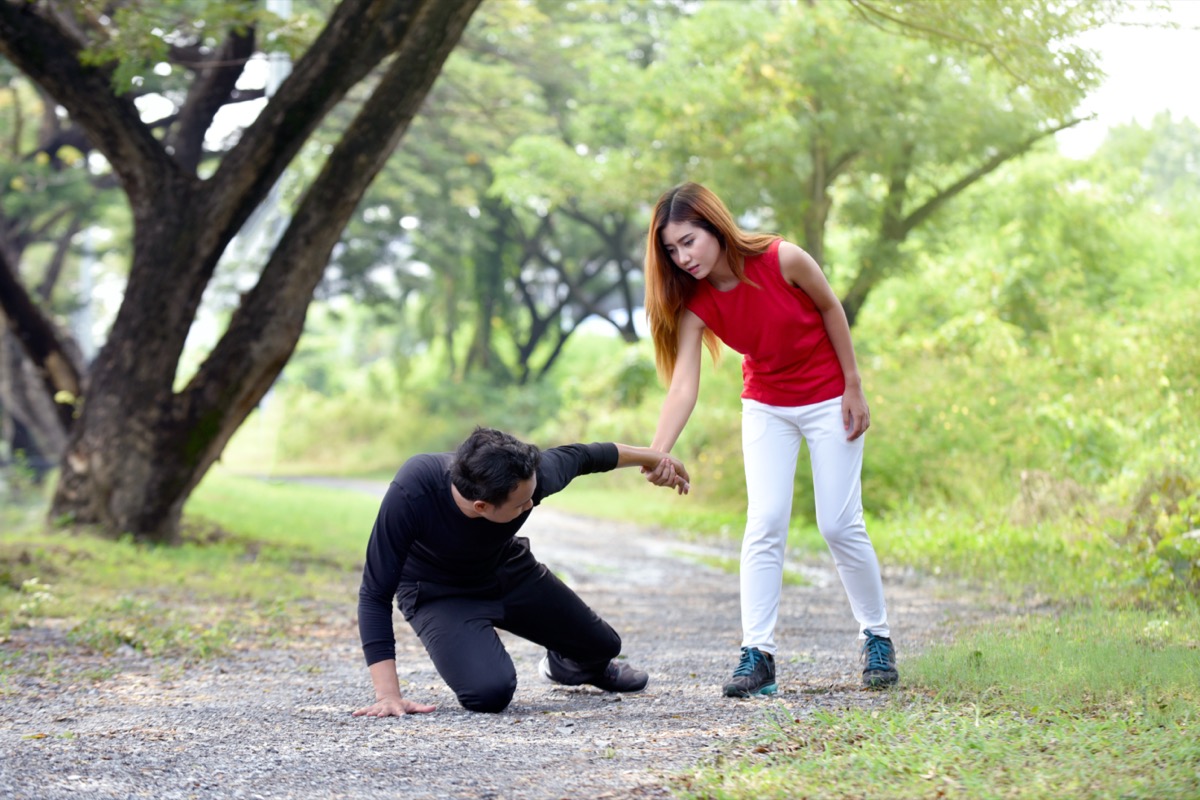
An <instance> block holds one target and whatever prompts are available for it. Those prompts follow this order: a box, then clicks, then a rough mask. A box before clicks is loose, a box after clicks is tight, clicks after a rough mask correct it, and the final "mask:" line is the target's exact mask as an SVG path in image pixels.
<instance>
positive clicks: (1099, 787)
mask: <svg viewBox="0 0 1200 800" xmlns="http://www.w3.org/2000/svg"><path fill="white" fill-rule="evenodd" d="M1198 662H1200V616H1198V615H1197V614H1196V613H1195V611H1194V610H1192V611H1191V612H1189V613H1177V614H1171V615H1164V614H1162V613H1154V612H1149V611H1144V610H1143V611H1131V610H1127V611H1121V612H1113V611H1111V610H1109V609H1100V608H1085V609H1078V610H1075V611H1072V612H1069V613H1065V614H1062V615H1059V616H1056V617H1045V616H1043V617H1031V618H1021V619H1015V620H1005V621H1002V622H1000V623H997V624H996V625H994V626H992V627H988V628H984V629H980V630H977V631H974V632H972V633H970V634H968V635H966V636H963V637H962V638H960V639H959V641H958V642H957V643H956V644H954V645H952V646H948V647H943V648H939V649H938V650H936V651H935V652H931V653H928V654H925V655H924V656H922V657H919V658H916V659H913V660H911V661H906V662H905V664H904V665H903V666H904V688H903V689H900V690H897V691H895V692H893V693H892V694H891V695H890V696H889V702H888V704H887V706H886V707H885V708H884V709H882V710H871V711H867V710H853V709H851V710H846V711H843V712H838V713H830V712H824V711H822V712H817V713H813V714H805V713H804V712H803V711H800V712H798V716H797V717H795V718H794V717H793V716H792V714H793V713H797V712H788V711H787V709H784V708H783V707H782V706H779V707H778V708H777V711H776V713H775V714H773V715H770V722H769V724H767V725H765V726H764V733H763V737H764V738H763V741H762V742H760V743H759V744H758V746H757V747H755V748H754V749H755V751H756V752H752V753H751V754H749V755H748V756H747V757H745V758H744V759H741V760H735V761H733V762H731V763H726V764H721V765H717V766H713V767H708V768H705V769H702V770H699V771H697V772H696V773H695V774H693V775H689V776H686V777H685V778H684V779H682V780H681V781H680V783H679V794H680V795H682V796H685V797H693V798H742V797H755V798H761V797H781V798H782V797H788V798H791V797H811V798H858V797H880V798H924V797H951V796H956V797H971V798H1015V797H1072V798H1113V797H1123V798H1176V797H1177V798H1183V797H1196V796H1200V710H1198V709H1200V684H1198V683H1197V681H1196V679H1195V678H1196V665H1197V663H1198Z"/></svg>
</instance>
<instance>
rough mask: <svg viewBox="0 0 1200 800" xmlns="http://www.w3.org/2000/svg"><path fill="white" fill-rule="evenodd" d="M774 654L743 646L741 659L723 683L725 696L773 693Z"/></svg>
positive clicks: (775, 687)
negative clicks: (729, 678)
mask: <svg viewBox="0 0 1200 800" xmlns="http://www.w3.org/2000/svg"><path fill="white" fill-rule="evenodd" d="M777 688H778V687H777V686H776V685H775V656H773V655H771V654H770V653H764V652H763V651H761V650H759V649H758V648H757V647H743V648H742V660H741V661H740V662H738V665H737V669H735V670H734V671H733V678H732V680H730V681H729V683H727V684H725V696H726V697H750V696H751V695H755V694H775V690H776V689H777Z"/></svg>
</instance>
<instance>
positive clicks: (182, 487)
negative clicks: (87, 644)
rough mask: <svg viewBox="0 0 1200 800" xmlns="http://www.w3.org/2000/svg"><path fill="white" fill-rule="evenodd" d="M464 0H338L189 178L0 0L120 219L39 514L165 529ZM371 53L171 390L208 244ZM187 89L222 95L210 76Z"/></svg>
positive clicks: (8, 24)
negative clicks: (91, 352)
mask: <svg viewBox="0 0 1200 800" xmlns="http://www.w3.org/2000/svg"><path fill="white" fill-rule="evenodd" d="M478 2H479V0H343V2H341V3H340V4H339V5H338V6H337V8H336V9H335V10H334V12H333V15H332V17H331V18H330V21H329V23H328V25H327V26H326V28H325V30H324V31H323V32H322V34H321V36H320V37H318V39H317V41H316V42H315V43H314V44H313V46H312V47H311V48H309V50H308V52H307V53H305V55H304V56H303V57H302V58H301V59H299V60H298V61H297V62H296V64H295V66H294V68H293V70H292V73H291V74H290V75H289V77H288V78H287V79H286V80H285V81H284V82H283V84H282V85H281V86H280V87H279V90H278V92H277V93H276V94H275V96H274V97H273V98H272V100H271V102H270V103H268V105H267V107H266V108H265V109H264V110H263V112H262V113H261V114H260V115H259V117H258V118H257V120H256V121H255V122H254V124H253V125H251V126H250V127H249V128H248V129H247V130H246V131H245V133H244V134H243V136H242V137H241V139H240V140H239V142H238V144H237V145H236V146H235V147H234V149H233V150H231V151H230V152H229V153H228V154H227V155H226V156H225V157H224V158H223V159H222V160H221V163H220V166H219V167H218V168H217V170H216V172H215V173H214V174H213V175H212V177H210V178H208V179H207V180H203V181H202V180H200V179H199V178H198V177H197V175H196V174H195V172H194V171H193V170H192V169H191V167H192V163H191V162H192V161H193V159H194V155H193V154H192V153H194V150H193V151H192V153H189V154H186V155H185V156H184V157H183V160H182V161H181V160H180V159H179V158H177V157H176V156H175V154H174V150H173V149H168V148H164V146H163V145H162V144H161V143H159V142H158V141H157V140H156V139H154V137H153V136H152V135H151V134H150V131H149V129H148V128H146V126H145V125H144V124H143V123H142V122H141V120H140V119H139V118H138V116H137V113H136V110H135V109H134V107H133V104H132V102H131V101H129V100H128V99H127V98H124V97H121V96H118V95H114V94H113V93H112V92H111V91H110V89H109V84H108V76H107V74H106V73H105V72H104V71H103V70H100V69H98V68H95V67H87V66H83V65H81V64H80V63H79V59H78V55H77V51H78V46H77V44H76V43H75V42H74V41H73V40H72V39H71V37H69V36H67V35H66V34H65V33H64V32H63V31H61V30H59V29H57V28H55V26H54V25H53V24H52V22H50V21H47V20H46V19H43V18H41V17H40V16H38V14H37V13H36V9H34V8H33V7H31V6H27V5H26V4H25V3H13V2H11V0H0V47H2V50H0V52H2V53H3V55H5V56H7V57H8V58H9V59H10V60H12V61H13V62H14V63H16V64H17V65H18V66H19V67H21V69H22V70H24V71H25V72H27V73H28V74H30V75H31V77H33V78H34V79H35V80H37V81H38V82H39V83H41V84H42V85H43V86H45V87H46V88H47V90H48V91H50V92H51V93H52V94H53V95H54V96H55V98H56V99H57V100H58V101H59V102H60V103H61V104H62V105H63V106H64V107H66V108H67V110H68V111H69V112H70V114H71V116H72V117H73V118H74V119H76V120H78V121H79V122H80V124H82V125H83V126H84V127H85V128H87V130H88V133H89V135H90V136H91V138H92V140H93V141H94V142H96V145H97V147H98V148H99V149H100V150H101V151H102V152H104V154H105V155H106V156H107V157H108V159H109V162H110V163H111V164H113V166H114V169H115V170H116V171H117V173H118V175H119V177H120V180H121V184H122V186H123V188H124V189H125V192H126V194H127V195H128V197H129V201H130V206H131V208H132V210H133V217H134V238H133V261H132V265H131V268H130V276H129V282H128V285H127V288H126V294H125V298H124V301H123V302H122V305H121V309H120V311H119V313H118V315H117V318H116V321H115V322H114V324H113V328H112V331H111V333H110V335H109V338H108V340H107V342H106V343H105V345H104V347H103V348H102V349H101V351H100V353H99V354H98V355H97V357H96V360H95V362H94V364H93V368H92V373H91V376H90V381H89V384H88V391H87V394H86V396H85V398H84V403H83V407H82V412H81V414H80V416H79V418H78V419H77V420H76V422H75V424H74V425H73V427H72V431H71V435H70V439H69V442H68V445H67V450H66V453H65V455H64V457H63V461H62V464H61V475H60V479H59V484H58V486H57V489H56V492H55V495H54V498H53V501H52V504H51V509H50V515H51V518H54V519H63V518H67V519H71V520H74V521H75V522H76V523H81V524H89V525H98V526H100V527H101V528H102V529H103V530H105V531H107V532H109V533H111V534H115V535H119V534H122V533H131V534H134V535H135V536H137V537H139V538H145V539H149V540H152V541H161V542H169V541H173V540H175V539H176V537H177V534H178V526H179V521H180V516H181V512H182V508H183V504H184V502H185V501H186V500H187V497H188V495H189V493H190V492H191V491H192V489H194V488H195V486H196V485H197V484H198V483H199V482H200V479H201V478H202V477H203V476H204V474H205V472H206V471H207V470H208V468H209V467H210V466H211V465H212V464H213V463H214V462H215V461H216V459H217V458H218V457H219V456H220V454H221V451H222V449H223V448H224V446H225V444H226V443H227V442H228V440H229V438H230V437H231V436H232V435H233V433H234V431H235V430H237V428H238V426H239V425H240V424H241V423H242V422H243V420H245V418H246V416H247V415H248V414H249V413H250V411H251V410H252V409H253V408H254V407H255V406H256V405H257V404H258V402H259V400H261V399H262V397H263V395H264V394H265V393H266V391H267V389H269V388H270V386H271V384H272V383H273V382H274V380H275V378H276V377H277V376H278V374H279V372H280V370H281V369H282V368H283V366H284V364H286V363H287V360H288V358H289V357H290V356H291V353H292V351H293V349H294V348H295V345H296V342H297V340H298V339H299V337H300V333H301V331H302V329H303V326H304V317H305V314H306V311H307V308H308V304H309V302H310V301H311V299H312V294H313V290H314V289H315V287H316V285H317V283H318V282H319V281H320V279H321V276H322V274H323V272H324V269H325V265H326V264H327V263H328V260H329V254H330V252H331V251H332V249H333V247H334V245H335V244H336V243H337V241H338V239H339V238H340V235H341V231H342V229H343V228H344V226H345V224H346V222H347V220H348V219H349V217H350V215H351V214H352V213H353V212H354V209H355V207H356V206H357V204H358V202H359V200H360V199H361V197H362V195H363V193H364V192H365V191H366V189H367V187H368V186H369V185H370V183H371V181H372V180H373V179H374V177H375V175H376V174H377V173H378V172H379V170H380V169H381V168H382V166H383V164H384V163H385V161H386V159H387V157H388V156H389V155H390V154H391V152H392V150H393V149H394V148H395V147H396V145H397V144H398V143H399V140H400V137H401V136H402V135H403V133H404V131H405V130H406V129H407V127H408V125H409V123H410V122H411V120H412V118H413V116H414V115H415V114H416V112H417V110H418V108H419V107H420V104H421V102H422V101H423V99H424V98H425V95H426V94H427V93H428V91H429V88H430V86H431V85H432V84H433V81H434V79H435V78H436V77H437V75H438V73H439V72H440V71H441V67H442V64H443V62H444V61H445V59H446V57H447V56H448V55H449V53H450V51H451V50H452V49H453V47H454V45H455V44H456V43H457V41H458V39H459V37H460V35H461V34H462V31H463V28H464V27H465V26H466V23H467V21H468V20H469V19H470V16H471V14H472V13H473V12H474V10H475V7H476V6H477V5H478ZM386 58H390V59H391V60H390V61H389V62H388V64H387V68H386V71H385V72H384V73H383V74H382V75H381V76H380V78H379V80H378V83H376V84H375V86H374V89H373V90H372V91H371V93H370V96H369V97H368V98H367V100H366V101H365V102H364V103H363V105H362V107H361V110H360V111H359V113H358V116H357V117H356V118H355V119H354V121H353V122H352V123H351V124H350V126H349V128H348V129H347V130H346V132H345V133H344V135H343V136H342V138H341V140H340V141H339V143H338V144H337V145H336V147H335V148H334V149H333V151H332V153H331V154H330V155H329V157H328V159H327V161H326V163H325V166H324V168H323V170H322V171H321V173H320V175H319V176H318V177H317V178H316V180H315V181H314V183H313V185H312V186H311V187H310V188H309V190H308V191H307V192H306V193H305V196H304V197H303V198H302V200H301V201H300V205H299V207H298V208H297V210H296V212H295V215H294V217H293V218H292V220H291V223H290V225H289V227H288V229H287V231H286V232H285V233H284V235H283V238H282V239H281V240H280V242H279V244H278V245H277V247H276V249H275V251H274V252H273V253H272V255H271V256H270V258H269V260H268V262H267V264H266V265H265V267H264V268H263V271H262V273H261V275H260V277H259V281H258V284H257V285H256V286H255V288H254V289H252V290H251V291H250V292H248V293H246V294H245V295H244V296H243V299H242V303H241V305H240V307H239V308H238V310H237V311H236V313H235V314H234V316H233V319H232V320H231V322H230V326H229V329H228V331H227V332H226V334H225V335H224V336H223V337H222V339H221V341H220V342H219V343H218V344H217V346H216V348H215V349H214V350H213V352H212V353H211V354H210V355H209V358H208V359H207V360H206V361H205V363H204V364H203V365H202V366H201V368H200V370H199V371H198V372H197V374H196V376H195V377H194V378H193V379H192V380H191V382H190V383H189V384H188V385H187V386H186V387H184V388H183V389H181V390H177V389H176V386H175V384H176V378H177V375H176V372H177V369H178V363H179V357H180V354H181V353H182V351H183V345H184V341H185V340H186V338H187V333H188V331H189V329H190V327H191V324H192V321H193V320H194V318H195V314H196V310H197V308H198V306H199V303H200V299H201V296H202V295H203V292H204V289H205V287H206V286H207V284H208V281H209V280H210V278H211V277H212V274H213V271H214V269H215V268H216V264H217V262H218V260H219V259H220V257H221V255H222V253H223V252H224V250H225V248H226V247H227V246H228V244H229V243H230V241H231V240H232V238H233V236H234V235H235V234H236V233H237V231H238V230H239V229H240V228H241V226H242V225H243V224H244V223H245V221H246V220H247V218H249V216H250V214H251V213H252V212H253V211H254V209H255V208H256V207H257V206H258V204H259V203H260V202H262V200H263V199H264V197H265V196H266V194H267V192H268V191H269V190H270V188H271V186H272V185H273V184H274V183H275V182H276V180H277V179H278V178H279V176H280V174H281V173H282V172H283V170H284V169H285V168H286V166H287V165H288V163H289V162H290V161H291V160H292V159H293V158H294V157H295V156H296V154H297V153H298V152H299V151H300V148H301V147H302V146H303V144H304V143H305V141H306V140H307V139H308V137H309V136H310V135H311V134H312V132H313V131H314V130H315V129H316V127H317V125H318V124H319V123H320V122H321V120H322V119H323V118H324V116H325V115H326V114H327V113H328V112H329V110H331V109H332V108H333V107H334V105H336V103H337V102H338V101H339V100H340V99H341V98H342V97H344V96H345V94H346V92H347V91H348V90H349V89H350V88H351V87H353V86H354V85H356V84H357V83H358V82H359V81H360V80H361V79H362V78H363V77H365V76H366V75H367V74H368V73H369V72H370V71H371V70H372V69H373V68H374V67H375V66H377V65H378V64H379V63H380V62H382V61H383V60H384V59H386ZM204 83H205V84H206V85H207V86H209V87H210V88H212V87H217V88H216V89H214V90H216V91H228V86H229V83H228V82H227V81H206V82H204ZM222 86H223V87H224V88H223V89H222V88H220V87H222ZM184 149H185V150H186V149H187V148H184Z"/></svg>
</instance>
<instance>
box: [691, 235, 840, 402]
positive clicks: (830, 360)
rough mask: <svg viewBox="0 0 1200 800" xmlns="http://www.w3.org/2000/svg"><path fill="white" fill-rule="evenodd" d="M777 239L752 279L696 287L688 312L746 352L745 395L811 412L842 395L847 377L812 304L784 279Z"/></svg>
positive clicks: (756, 260)
mask: <svg viewBox="0 0 1200 800" xmlns="http://www.w3.org/2000/svg"><path fill="white" fill-rule="evenodd" d="M781 241H783V240H782V239H776V240H775V241H774V242H772V243H771V246H770V247H769V248H768V249H767V251H766V252H765V253H761V254H759V255H757V256H749V257H747V258H746V277H747V278H749V279H750V280H752V281H754V283H755V284H757V287H755V286H751V285H750V284H748V283H739V284H738V285H737V286H735V287H733V288H732V289H730V290H729V291H727V292H720V291H717V290H716V289H714V288H713V285H712V284H711V283H709V282H708V281H707V280H702V281H697V283H696V289H695V291H694V292H693V293H692V296H691V298H690V299H689V300H688V302H687V307H688V310H689V311H691V312H693V313H694V314H695V315H696V316H698V317H700V319H701V320H703V322H704V324H705V325H707V326H708V328H709V330H711V331H712V332H713V333H715V334H716V335H717V336H718V338H720V339H721V341H723V342H724V343H725V344H727V345H729V346H730V347H732V348H733V349H734V350H736V351H737V352H739V353H741V354H742V381H743V384H744V387H745V388H744V389H743V391H742V397H748V398H750V399H751V400H757V401H758V402H760V403H766V404H767V405H772V406H805V405H809V404H811V403H820V402H822V401H824V400H831V399H833V398H835V397H841V396H842V394H844V393H845V391H846V377H845V375H844V374H843V373H842V366H841V364H840V363H839V362H838V359H837V353H836V352H834V349H833V343H832V342H830V341H829V335H828V334H827V333H826V332H825V321H824V319H822V317H821V312H820V311H818V310H817V307H816V305H815V304H814V303H813V301H812V298H810V297H809V296H808V295H807V294H805V293H804V292H803V291H802V290H801V289H797V288H796V287H795V286H792V285H791V284H789V283H788V282H787V280H785V279H784V277H783V274H782V273H781V272H780V270H779V243H780V242H781Z"/></svg>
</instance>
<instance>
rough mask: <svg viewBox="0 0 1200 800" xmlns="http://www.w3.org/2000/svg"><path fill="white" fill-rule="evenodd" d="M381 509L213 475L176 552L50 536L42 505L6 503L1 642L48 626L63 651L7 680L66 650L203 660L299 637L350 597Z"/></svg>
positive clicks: (15, 664) (361, 499) (12, 666)
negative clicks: (297, 634) (323, 612)
mask: <svg viewBox="0 0 1200 800" xmlns="http://www.w3.org/2000/svg"><path fill="white" fill-rule="evenodd" d="M377 508H378V500H377V499H376V498H372V497H371V496H370V495H367V494H356V493H352V492H336V491H332V490H324V489H320V488H315V487H308V486H296V485H285V484H271V483H264V482H259V481H254V480H247V479H243V478H236V477H232V476H229V475H225V474H223V473H221V472H220V471H215V472H213V473H211V474H210V475H209V476H208V478H207V479H206V480H205V481H204V482H203V484H201V486H200V487H199V489H198V490H197V491H196V492H195V494H194V495H193V496H192V498H191V500H190V502H189V503H188V505H187V507H186V513H185V524H184V543H183V544H182V545H180V546H178V547H161V546H153V545H145V544H139V543H135V542H134V541H132V540H131V539H129V538H124V539H120V540H117V541H113V540H109V539H103V538H99V537H95V536H92V535H89V534H86V533H76V532H70V531H63V530H48V529H46V528H45V527H44V526H43V524H42V523H41V521H40V518H41V509H40V508H38V507H36V506H25V507H23V508H21V509H15V508H11V507H9V508H5V509H4V516H3V519H4V521H5V523H6V524H5V526H4V528H3V533H0V641H17V640H18V639H19V638H20V637H19V633H20V631H21V630H23V629H28V628H34V627H39V628H45V629H47V630H49V631H54V632H57V634H58V635H57V638H55V640H54V641H56V642H57V643H58V644H56V645H54V646H53V647H50V648H47V649H45V650H44V651H43V652H40V653H34V652H29V653H25V655H26V656H27V658H24V659H21V658H13V659H9V660H7V661H5V662H4V663H0V679H2V678H3V676H4V675H5V674H8V673H11V672H12V671H21V672H24V673H25V674H30V673H36V674H53V673H54V667H53V661H54V658H55V657H54V653H55V647H57V648H70V647H73V648H76V650H77V651H78V652H82V653H85V654H87V653H91V654H97V655H107V654H111V653H114V652H116V651H117V650H119V649H120V648H122V647H128V648H132V649H133V650H135V651H137V652H140V653H142V654H143V655H147V656H161V657H165V658H173V659H182V660H184V661H187V662H192V661H199V660H203V659H206V658H211V657H214V656H218V655H220V654H222V653H226V652H229V651H230V650H231V649H235V648H238V647H242V646H250V645H252V644H253V643H255V642H260V641H263V640H272V639H276V638H279V637H284V636H287V635H288V634H289V633H291V632H293V631H295V630H297V629H298V628H300V627H302V626H308V625H311V624H313V623H314V621H316V619H317V618H318V617H319V615H320V613H321V607H322V606H323V605H326V606H327V605H328V604H331V603H333V604H339V603H340V604H344V603H347V602H351V599H350V598H351V597H352V595H353V592H354V588H355V585H356V583H357V580H358V570H359V567H358V565H359V564H360V563H361V560H362V554H363V552H364V551H365V548H366V542H367V538H368V536H369V534H370V529H371V523H372V521H373V520H374V515H375V512H376V510H377ZM3 686H4V682H3V680H0V693H3Z"/></svg>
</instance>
